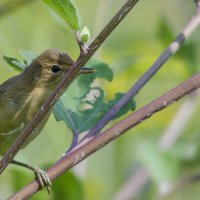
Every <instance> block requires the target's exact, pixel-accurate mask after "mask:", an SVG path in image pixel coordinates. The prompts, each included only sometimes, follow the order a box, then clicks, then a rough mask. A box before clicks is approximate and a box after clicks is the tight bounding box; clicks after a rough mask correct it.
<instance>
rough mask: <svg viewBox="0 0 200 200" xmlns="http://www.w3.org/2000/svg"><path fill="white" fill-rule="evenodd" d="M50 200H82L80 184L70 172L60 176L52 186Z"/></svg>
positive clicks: (82, 194)
mask: <svg viewBox="0 0 200 200" xmlns="http://www.w3.org/2000/svg"><path fill="white" fill-rule="evenodd" d="M52 195H53V198H52V199H55V200H57V199H80V200H82V199H84V192H83V188H82V184H81V182H80V181H79V180H78V179H77V178H76V177H75V176H74V174H73V173H72V172H67V173H65V174H62V176H61V177H59V178H58V179H56V180H55V181H54V183H53V185H52Z"/></svg>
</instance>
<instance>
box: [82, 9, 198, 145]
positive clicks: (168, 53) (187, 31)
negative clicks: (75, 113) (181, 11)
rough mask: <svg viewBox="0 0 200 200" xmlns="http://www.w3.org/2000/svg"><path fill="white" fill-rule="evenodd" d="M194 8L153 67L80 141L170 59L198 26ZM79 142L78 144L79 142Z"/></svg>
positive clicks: (134, 93) (98, 130)
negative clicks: (188, 20) (193, 13)
mask: <svg viewBox="0 0 200 200" xmlns="http://www.w3.org/2000/svg"><path fill="white" fill-rule="evenodd" d="M198 8H199V7H198V6H196V13H195V15H194V16H193V17H192V19H191V20H190V22H189V23H188V24H187V25H186V27H185V28H184V29H183V30H182V32H181V33H180V34H179V35H178V36H177V37H176V39H175V40H174V41H173V42H172V43H171V44H170V45H169V47H168V48H167V49H166V50H165V51H164V52H163V53H162V54H161V55H160V56H159V58H158V59H157V60H156V61H155V62H154V63H153V65H152V66H151V67H150V68H149V69H148V70H147V71H146V72H145V73H144V74H143V75H142V76H141V77H140V78H139V79H138V81H137V82H136V83H135V84H134V85H133V86H132V87H131V88H130V89H129V91H128V92H127V93H126V94H125V95H124V96H123V97H122V98H121V99H120V100H119V101H118V102H117V103H116V104H115V105H114V106H113V107H112V108H111V109H110V110H109V111H108V112H107V113H106V114H105V115H104V116H103V117H102V119H100V120H99V121H98V122H97V123H96V124H95V125H94V126H93V128H91V129H90V131H89V132H88V133H87V134H86V136H85V137H84V138H83V139H82V140H81V141H83V140H84V139H86V138H88V137H92V136H94V135H97V134H98V133H99V132H100V131H101V129H102V128H103V127H104V126H105V125H106V124H108V123H109V122H110V121H111V120H112V119H113V117H114V116H115V115H116V114H117V112H118V111H119V110H120V109H121V108H122V107H123V106H124V105H125V104H126V103H127V102H128V101H130V100H131V99H132V98H133V97H135V95H137V94H138V93H139V91H140V90H141V88H143V86H144V85H145V84H146V83H147V82H148V81H149V80H150V78H151V77H152V76H153V75H154V74H155V73H156V72H157V71H158V70H159V69H160V68H161V67H162V66H163V64H164V63H166V61H167V60H168V59H169V58H170V57H172V56H173V55H174V54H175V53H176V52H177V51H178V50H179V48H180V46H181V45H182V44H183V43H184V41H185V40H186V39H187V38H188V37H189V36H190V35H191V34H192V33H193V32H194V30H196V29H197V27H198V26H199V24H200V11H199V9H198ZM81 141H80V142H81Z"/></svg>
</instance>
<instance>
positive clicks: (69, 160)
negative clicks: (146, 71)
mask: <svg viewBox="0 0 200 200" xmlns="http://www.w3.org/2000/svg"><path fill="white" fill-rule="evenodd" d="M199 87H200V73H199V74H197V75H195V76H193V77H192V78H190V79H189V80H188V81H185V82H184V83H182V84H180V85H179V86H177V87H176V88H174V89H172V90H170V91H169V92H167V93H165V94H164V95H162V96H161V97H159V98H157V99H156V100H154V101H152V102H151V103H149V104H147V105H146V106H144V107H142V108H140V109H139V110H137V111H136V112H134V113H132V114H131V115H129V116H128V117H126V118H125V119H123V120H122V121H120V122H119V123H117V124H116V125H114V126H112V127H111V128H109V129H108V130H106V131H104V132H103V133H102V134H100V135H97V136H96V137H94V138H92V139H90V140H88V141H87V142H86V143H85V144H83V145H82V146H81V147H79V148H78V149H75V150H74V151H72V152H70V153H69V154H67V155H65V156H64V157H63V158H62V159H60V160H59V161H58V162H57V163H56V164H54V165H53V166H52V167H51V168H49V169H48V170H47V174H48V176H49V178H50V180H54V179H55V178H57V177H58V176H60V175H61V174H62V173H64V172H65V171H67V170H69V169H70V168H72V167H73V166H75V165H76V164H78V163H79V162H81V161H82V160H84V159H85V158H87V157H88V156H89V155H91V154H92V153H94V152H96V151H97V150H99V149H100V148H102V147H103V146H105V145H106V144H108V143H109V142H111V141H112V140H114V139H116V138H117V137H119V136H120V135H122V134H123V133H125V132H127V131H128V130H129V129H131V128H133V127H135V126H136V125H138V124H140V123H141V122H143V121H144V120H146V119H147V118H149V117H150V116H152V115H153V114H155V113H156V112H158V111H160V110H163V109H164V108H166V107H167V106H169V105H170V104H172V103H174V102H175V101H178V100H179V99H181V98H183V97H184V96H185V95H187V94H189V93H191V92H193V91H194V90H196V89H197V88H199ZM38 190H39V185H38V182H37V181H33V182H31V183H30V184H28V185H27V186H25V187H24V188H23V189H21V190H20V191H18V192H17V193H16V194H14V195H13V196H12V197H10V198H9V200H14V199H26V198H28V197H30V196H31V195H33V194H34V193H36V192H37V191H38Z"/></svg>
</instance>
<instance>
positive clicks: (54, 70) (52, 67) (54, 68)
mask: <svg viewBox="0 0 200 200" xmlns="http://www.w3.org/2000/svg"><path fill="white" fill-rule="evenodd" d="M51 71H52V72H53V73H57V72H59V71H60V67H59V66H58V65H52V66H51Z"/></svg>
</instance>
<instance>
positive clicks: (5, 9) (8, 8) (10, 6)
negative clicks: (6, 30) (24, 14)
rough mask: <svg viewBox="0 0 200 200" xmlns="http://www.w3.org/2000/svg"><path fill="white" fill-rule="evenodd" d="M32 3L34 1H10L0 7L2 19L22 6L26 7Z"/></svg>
mask: <svg viewBox="0 0 200 200" xmlns="http://www.w3.org/2000/svg"><path fill="white" fill-rule="evenodd" d="M31 2H33V0H14V1H13V0H8V1H6V2H5V3H3V4H1V5H0V17H3V16H5V15H7V14H9V13H10V12H12V11H13V10H15V9H17V8H19V7H20V6H24V5H26V4H27V3H31Z"/></svg>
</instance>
